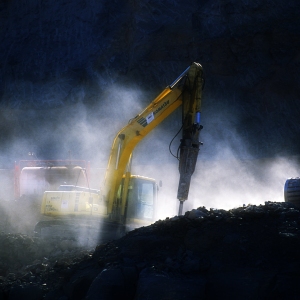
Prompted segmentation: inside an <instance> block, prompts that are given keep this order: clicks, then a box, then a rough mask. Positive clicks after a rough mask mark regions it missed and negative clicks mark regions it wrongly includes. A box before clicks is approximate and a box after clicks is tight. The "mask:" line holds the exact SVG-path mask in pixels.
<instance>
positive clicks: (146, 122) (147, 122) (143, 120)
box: [137, 100, 169, 127]
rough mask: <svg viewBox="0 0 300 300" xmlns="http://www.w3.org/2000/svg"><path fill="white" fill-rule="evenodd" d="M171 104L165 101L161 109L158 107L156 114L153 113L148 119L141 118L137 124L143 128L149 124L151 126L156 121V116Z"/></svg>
mask: <svg viewBox="0 0 300 300" xmlns="http://www.w3.org/2000/svg"><path fill="white" fill-rule="evenodd" d="M168 104H169V100H167V101H165V102H164V103H163V104H162V105H161V106H160V107H158V108H157V109H156V110H155V111H154V112H151V113H150V114H149V115H148V116H146V118H144V117H141V118H140V119H139V120H138V121H137V122H138V123H139V124H140V125H142V126H143V127H146V126H147V125H148V124H150V123H151V122H152V121H153V120H154V116H155V115H156V114H157V113H158V112H159V111H161V110H162V109H163V108H164V107H166V106H167V105H168Z"/></svg>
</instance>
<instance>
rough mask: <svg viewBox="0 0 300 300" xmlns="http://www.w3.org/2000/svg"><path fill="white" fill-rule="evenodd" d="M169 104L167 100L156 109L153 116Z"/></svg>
mask: <svg viewBox="0 0 300 300" xmlns="http://www.w3.org/2000/svg"><path fill="white" fill-rule="evenodd" d="M168 104H169V100H167V101H165V102H164V103H163V104H162V105H161V106H160V107H159V108H158V109H156V110H155V111H154V112H153V114H154V115H156V114H157V113H158V112H159V111H161V110H162V109H163V108H164V107H166V106H167V105H168Z"/></svg>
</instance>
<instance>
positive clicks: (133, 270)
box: [0, 202, 300, 300]
mask: <svg viewBox="0 0 300 300" xmlns="http://www.w3.org/2000/svg"><path fill="white" fill-rule="evenodd" d="M299 224H300V212H299V210H298V209H297V208H296V207H294V206H292V205H291V204H288V203H275V202H266V203H265V205H259V206H254V205H248V206H244V207H239V208H236V209H232V210H228V211H225V210H219V209H210V210H208V209H206V208H205V207H200V208H198V209H194V210H192V211H189V212H187V213H186V214H185V215H184V216H177V217H174V218H167V219H166V220H159V221H157V222H155V223H154V224H153V225H151V226H148V227H143V228H140V229H137V230H134V231H131V232H130V233H128V234H127V235H126V236H125V237H123V238H121V239H119V240H115V241H111V242H109V243H106V244H103V245H99V246H97V248H96V249H94V251H93V252H88V251H86V252H85V253H83V252H81V256H80V255H78V256H77V257H76V255H75V256H74V255H73V256H72V255H71V256H69V257H67V256H65V258H64V257H62V256H60V255H57V256H56V258H55V259H56V260H53V258H52V259H49V261H51V263H48V264H47V263H46V260H47V259H46V256H45V258H43V259H42V260H40V261H38V262H34V263H31V264H29V261H26V260H24V262H25V261H26V264H29V265H27V266H26V267H24V266H23V268H21V266H20V267H19V270H22V272H19V275H18V273H12V272H11V271H10V270H9V269H7V270H6V273H5V272H4V271H3V272H2V277H1V278H0V284H1V291H2V292H1V294H0V299H29V298H30V299H89V300H90V299H121V298H122V299H135V300H137V299H155V300H157V299H172V300H173V299H180V300H181V299H220V298H224V299H298V295H299V293H300V286H299V284H298V283H299V279H300V268H299V267H300V258H299V250H300V239H299V237H300V231H299ZM3 238H4V237H2V239H3ZM8 239H9V238H8ZM25 240H26V239H25ZM25 240H23V241H22V243H21V242H19V244H20V245H24V244H26V243H28V241H27V240H26V242H25ZM33 242H34V240H33ZM36 243H42V242H41V241H36ZM1 244H2V243H1ZM33 244H34V243H33ZM30 247H31V248H30ZM30 247H28V248H30V249H32V246H30ZM39 247H40V246H39ZM12 248H14V246H13V245H10V246H9V249H11V251H10V252H11V254H12V256H14V255H15V254H13V253H14V252H13V251H15V250H13V249H12ZM22 248H24V249H26V247H24V246H22ZM0 253H1V257H3V250H1V252H0ZM61 254H62V253H61ZM77 254H79V252H77ZM17 257H20V256H18V255H17ZM1 261H3V259H1Z"/></svg>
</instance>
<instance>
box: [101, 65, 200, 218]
mask: <svg viewBox="0 0 300 300" xmlns="http://www.w3.org/2000/svg"><path fill="white" fill-rule="evenodd" d="M202 86H203V70H202V66H201V65H200V64H198V63H192V64H191V66H189V67H188V68H187V69H186V70H185V71H184V72H183V73H182V74H181V75H180V76H179V77H178V78H177V79H176V80H175V81H174V82H173V83H172V84H171V85H169V86H167V87H166V88H165V89H164V90H163V91H162V92H161V93H160V94H159V95H158V96H157V97H156V98H155V99H154V100H153V101H152V102H151V103H150V104H149V105H148V106H147V107H146V108H145V109H144V110H143V111H142V112H141V113H139V114H138V115H137V116H136V117H135V118H133V119H131V120H130V121H129V123H128V125H127V126H125V127H124V128H123V129H121V130H120V131H119V132H118V134H117V135H116V137H115V139H114V141H113V144H112V148H111V153H110V157H109V161H108V166H107V170H106V175H105V180H104V186H103V187H102V193H103V194H102V195H103V196H104V199H105V201H107V212H108V214H109V215H111V214H113V210H114V209H115V207H116V206H118V207H119V211H120V218H121V219H122V218H124V215H125V206H126V203H125V199H126V197H125V196H126V195H125V196H124V197H123V198H124V199H123V200H121V203H116V201H117V200H116V199H117V193H118V188H119V186H120V183H121V180H122V178H123V176H124V174H125V185H126V184H127V185H128V181H129V177H130V168H128V164H130V158H131V154H132V152H133V150H134V148H135V147H136V145H137V144H138V143H139V142H140V141H141V140H142V139H143V138H144V137H145V136H146V135H147V134H148V133H149V132H150V131H152V130H153V129H154V128H155V127H156V126H157V125H159V124H160V123H161V122H162V121H163V120H164V119H165V118H166V117H168V116H169V115H170V114H171V113H172V112H173V111H174V110H176V108H178V107H179V106H181V105H182V107H183V110H182V112H183V138H182V141H181V146H180V168H179V170H180V174H181V176H180V183H179V190H178V199H179V200H180V201H181V202H182V201H184V200H186V199H187V194H188V187H189V183H190V178H191V175H192V173H193V170H194V168H195V165H196V160H197V154H198V151H199V142H198V135H199V131H200V128H201V126H200V125H199V122H200V120H199V118H200V110H201V96H202ZM126 182H127V183H126ZM124 190H125V191H127V189H124Z"/></svg>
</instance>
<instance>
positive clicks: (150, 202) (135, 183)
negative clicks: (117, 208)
mask: <svg viewBox="0 0 300 300" xmlns="http://www.w3.org/2000/svg"><path fill="white" fill-rule="evenodd" d="M125 190H126V188H125V178H123V179H122V182H121V185H120V187H119V190H118V197H117V198H118V199H122V198H123V197H122V196H123V193H124V191H125ZM157 194H158V185H157V183H156V181H155V180H154V179H152V178H148V177H143V176H137V175H131V176H130V180H129V185H128V188H127V195H126V204H125V216H126V219H125V220H124V223H125V225H126V228H127V230H126V231H129V230H132V229H134V228H137V227H141V226H147V225H150V224H151V223H152V222H153V221H154V219H155V215H154V211H155V205H156V202H157Z"/></svg>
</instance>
